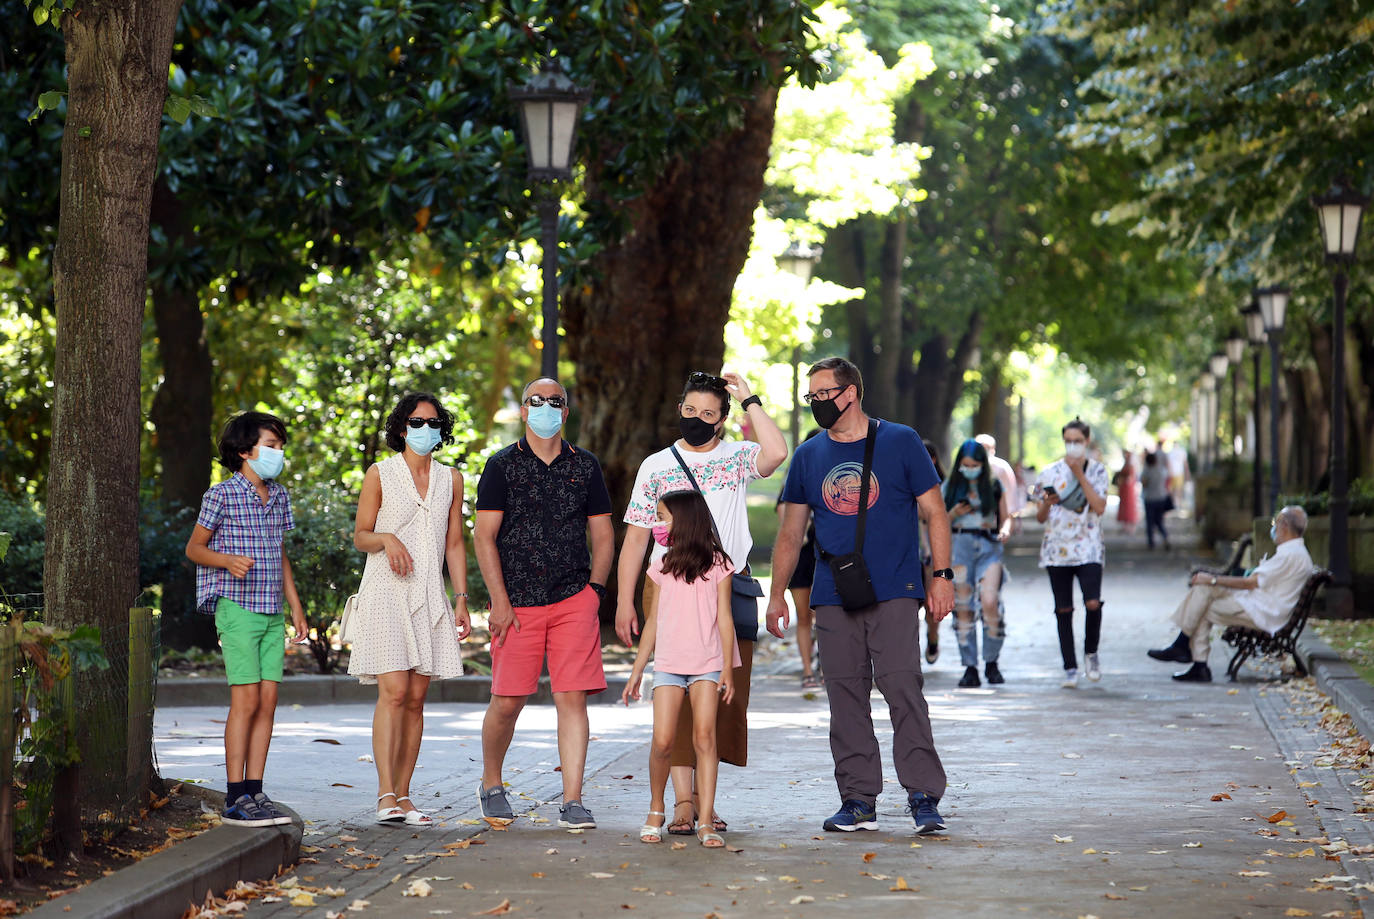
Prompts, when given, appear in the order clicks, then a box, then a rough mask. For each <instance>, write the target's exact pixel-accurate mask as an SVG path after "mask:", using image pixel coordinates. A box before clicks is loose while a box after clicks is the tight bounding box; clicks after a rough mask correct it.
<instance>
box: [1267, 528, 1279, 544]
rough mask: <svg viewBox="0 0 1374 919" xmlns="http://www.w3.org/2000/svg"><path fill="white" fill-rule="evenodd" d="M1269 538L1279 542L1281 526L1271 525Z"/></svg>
mask: <svg viewBox="0 0 1374 919" xmlns="http://www.w3.org/2000/svg"><path fill="white" fill-rule="evenodd" d="M1269 538H1270V539H1271V540H1272V541H1274V542H1278V541H1279V525H1278V524H1277V523H1271V524H1269Z"/></svg>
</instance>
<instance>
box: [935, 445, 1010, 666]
mask: <svg viewBox="0 0 1374 919" xmlns="http://www.w3.org/2000/svg"><path fill="white" fill-rule="evenodd" d="M943 494H944V500H945V509H946V510H947V511H949V529H950V533H951V534H952V536H953V548H952V554H953V558H954V628H955V633H956V634H957V635H958V637H959V658H960V660H961V662H962V663H963V665H964V675H963V676H962V677H961V678H960V679H959V685H960V686H961V687H964V688H970V687H975V686H979V685H981V681H980V680H979V678H978V633H977V630H976V628H975V624H976V620H977V619H978V617H980V616H981V617H982V620H983V661H984V674H985V675H986V676H987V679H988V682H989V683H994V684H996V683H1005V682H1006V680H1005V679H1004V678H1003V676H1002V671H1001V670H1000V669H999V668H998V666H997V658H998V655H999V654H1000V653H1001V651H1002V642H1003V641H1004V640H1005V638H1006V627H1005V624H1004V623H1003V621H1002V608H1001V589H1002V544H1003V543H1004V542H1006V540H1007V537H1008V536H1010V535H1011V517H1010V516H1009V515H1008V513H1007V503H1008V502H1007V494H1006V492H1005V491H1003V489H1002V483H1001V481H999V480H998V479H997V478H996V477H995V476H994V475H993V473H992V464H991V463H990V462H989V456H988V454H987V451H986V450H985V449H984V448H983V445H982V444H980V443H979V442H978V441H976V440H966V441H964V442H963V444H962V445H961V446H960V447H959V450H958V452H957V453H955V454H954V474H953V475H951V476H950V477H949V478H948V479H946V480H945V484H944V488H943Z"/></svg>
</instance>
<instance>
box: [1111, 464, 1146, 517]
mask: <svg viewBox="0 0 1374 919" xmlns="http://www.w3.org/2000/svg"><path fill="white" fill-rule="evenodd" d="M1112 484H1114V485H1115V486H1116V497H1117V505H1116V522H1117V523H1119V524H1121V528H1122V529H1123V530H1125V531H1126V535H1127V536H1134V535H1135V528H1136V526H1137V525H1138V524H1139V523H1140V495H1139V494H1138V491H1139V489H1138V487H1137V485H1138V483H1137V481H1136V469H1135V458H1134V457H1133V456H1131V451H1130V450H1127V451H1126V454H1125V456H1124V457H1123V458H1122V460H1121V468H1120V469H1118V470H1117V471H1116V475H1114V476H1112Z"/></svg>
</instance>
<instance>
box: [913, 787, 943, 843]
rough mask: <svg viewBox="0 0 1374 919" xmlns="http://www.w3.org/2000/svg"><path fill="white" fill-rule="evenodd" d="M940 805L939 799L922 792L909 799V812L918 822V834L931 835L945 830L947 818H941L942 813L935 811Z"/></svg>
mask: <svg viewBox="0 0 1374 919" xmlns="http://www.w3.org/2000/svg"><path fill="white" fill-rule="evenodd" d="M939 803H940V799H939V798H934V797H931V796H930V795H928V794H923V793H921V792H912V794H911V795H910V797H908V798H907V808H906V809H907V810H908V811H909V812H910V813H911V817H912V819H913V820H915V821H916V832H917V834H919V835H921V836H926V835H928V834H930V833H938V832H940V831H941V830H943V829H944V828H945V818H943V817H941V816H940V812H939V811H938V810H936V809H935V805H937V804H939Z"/></svg>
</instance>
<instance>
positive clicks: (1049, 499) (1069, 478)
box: [1035, 418, 1107, 689]
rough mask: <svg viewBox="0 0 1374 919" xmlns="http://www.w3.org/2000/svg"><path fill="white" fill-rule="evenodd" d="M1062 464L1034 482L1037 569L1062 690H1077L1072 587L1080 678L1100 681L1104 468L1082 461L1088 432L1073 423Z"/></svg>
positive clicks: (1066, 427) (1068, 428) (1066, 433)
mask: <svg viewBox="0 0 1374 919" xmlns="http://www.w3.org/2000/svg"><path fill="white" fill-rule="evenodd" d="M1061 433H1062V434H1063V435H1064V458H1063V459H1060V460H1057V461H1056V462H1054V463H1051V464H1050V465H1049V466H1047V467H1046V468H1045V471H1044V472H1042V473H1040V477H1039V478H1038V479H1037V480H1036V491H1037V493H1038V494H1039V496H1040V497H1039V501H1038V503H1037V505H1036V509H1035V519H1036V520H1038V521H1040V522H1041V523H1043V524H1045V538H1044V541H1043V542H1041V544H1040V567H1041V568H1044V569H1045V570H1046V571H1047V572H1048V573H1049V576H1050V590H1052V591H1053V592H1054V614H1055V619H1057V620H1058V623H1059V651H1060V653H1061V654H1062V655H1063V657H1064V682H1063V684H1062V685H1063V687H1064V688H1065V689H1073V688H1075V687H1076V686H1078V658H1077V657H1076V656H1075V655H1074V643H1073V582H1074V579H1075V578H1077V579H1078V587H1079V589H1080V590H1081V591H1082V592H1083V610H1084V614H1085V615H1084V619H1085V621H1084V629H1083V631H1084V634H1083V671H1084V672H1083V675H1084V676H1086V677H1087V678H1088V679H1090V680H1093V681H1094V682H1095V681H1097V680H1100V679H1102V668H1101V664H1100V663H1099V661H1098V658H1097V642H1098V638H1099V636H1100V635H1101V633H1102V563H1103V562H1104V561H1105V560H1106V549H1105V547H1104V546H1103V544H1102V513H1103V511H1105V510H1106V509H1107V497H1106V495H1107V467H1106V466H1104V465H1102V464H1101V463H1097V462H1093V461H1092V460H1090V459H1088V438H1089V436H1090V430H1089V428H1088V425H1087V424H1086V423H1084V422H1083V421H1081V420H1079V419H1077V418H1075V419H1074V420H1073V421H1070V422H1069V423H1068V424H1066V425H1064V428H1063V431H1062V432H1061Z"/></svg>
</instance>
